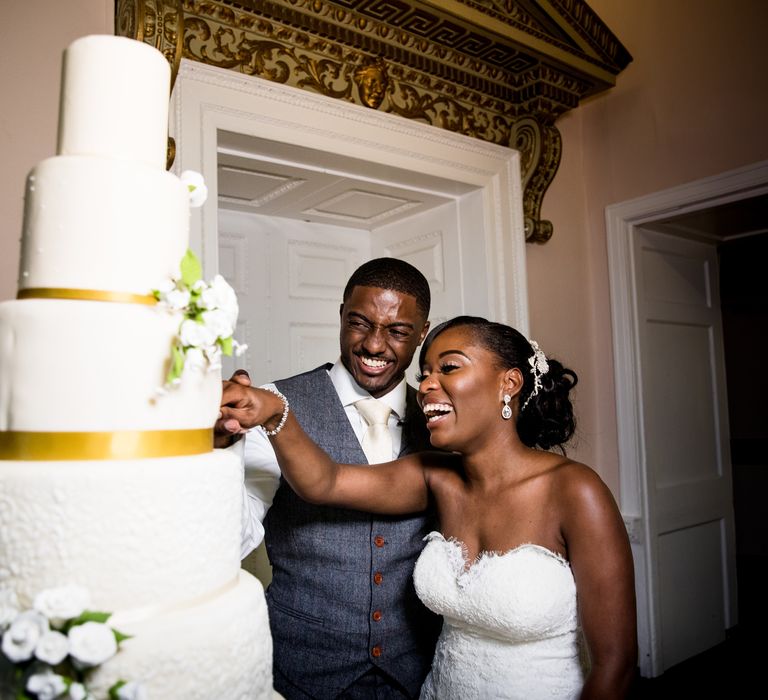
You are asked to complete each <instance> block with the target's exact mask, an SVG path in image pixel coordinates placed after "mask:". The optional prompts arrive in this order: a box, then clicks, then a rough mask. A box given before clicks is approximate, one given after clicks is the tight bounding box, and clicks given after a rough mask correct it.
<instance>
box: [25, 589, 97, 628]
mask: <svg viewBox="0 0 768 700" xmlns="http://www.w3.org/2000/svg"><path fill="white" fill-rule="evenodd" d="M90 602H91V597H90V595H89V594H88V591H87V590H86V589H85V588H83V587H82V586H75V585H69V586H60V587H58V588H48V589H47V590H44V591H41V592H40V593H38V594H37V595H36V596H35V602H34V608H35V610H37V611H38V612H41V613H43V615H45V616H46V617H47V618H48V619H49V620H50V621H51V624H52V625H54V626H59V625H61V624H63V623H64V621H65V620H70V619H72V618H73V617H77V616H78V615H80V614H81V613H82V612H83V611H84V610H85V609H86V608H87V607H88V606H89V605H90Z"/></svg>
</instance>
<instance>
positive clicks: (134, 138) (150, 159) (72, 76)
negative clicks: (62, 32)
mask: <svg viewBox="0 0 768 700" xmlns="http://www.w3.org/2000/svg"><path fill="white" fill-rule="evenodd" d="M170 76H171V69H170V66H169V65H168V62H167V61H166V60H165V58H164V57H163V55H162V54H161V53H160V52H159V51H157V50H156V49H154V48H152V47H151V46H149V45H147V44H144V43H142V42H140V41H135V40H133V39H127V38H124V37H114V36H99V35H93V36H86V37H83V38H81V39H78V40H76V41H74V42H72V43H71V44H70V45H69V47H68V48H67V49H66V51H65V52H64V62H63V69H62V81H61V101H60V106H59V134H58V147H57V150H56V152H57V153H59V154H61V155H98V156H104V157H111V158H118V159H124V160H131V161H136V162H143V163H148V164H149V165H153V166H155V167H156V168H159V169H165V161H166V150H167V142H168V100H169V98H170ZM138 204H139V203H138V202H137V205H138ZM122 213H123V212H122V210H118V211H116V212H115V218H116V219H117V218H119V217H120V215H121V214H122Z"/></svg>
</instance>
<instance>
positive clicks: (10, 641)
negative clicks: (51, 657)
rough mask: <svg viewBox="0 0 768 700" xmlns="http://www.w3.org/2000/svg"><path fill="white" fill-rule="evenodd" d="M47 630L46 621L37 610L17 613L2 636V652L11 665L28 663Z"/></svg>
mask: <svg viewBox="0 0 768 700" xmlns="http://www.w3.org/2000/svg"><path fill="white" fill-rule="evenodd" d="M47 630H48V620H47V619H46V617H45V615H43V614H42V613H40V612H38V611H37V610H25V611H24V612H23V613H19V615H17V616H16V619H15V620H14V621H13V622H12V623H11V626H10V627H9V628H8V629H7V630H6V631H5V634H3V643H2V650H3V654H5V655H6V657H8V659H9V660H10V661H11V662H12V663H18V662H19V661H28V660H29V659H31V658H32V655H33V654H34V653H35V647H36V646H37V643H38V641H40V637H42V636H43V634H44V633H45V632H46V631H47Z"/></svg>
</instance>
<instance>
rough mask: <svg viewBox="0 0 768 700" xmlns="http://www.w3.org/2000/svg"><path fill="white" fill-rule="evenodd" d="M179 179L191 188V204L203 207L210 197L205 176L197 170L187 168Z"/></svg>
mask: <svg viewBox="0 0 768 700" xmlns="http://www.w3.org/2000/svg"><path fill="white" fill-rule="evenodd" d="M179 179H180V180H181V181H182V183H183V184H185V185H186V186H187V189H188V190H189V206H191V207H202V206H203V204H204V203H205V200H206V199H208V187H207V186H206V184H205V180H204V179H203V176H202V175H201V174H200V173H198V172H196V171H195V170H185V171H184V172H183V173H182V174H181V175H180V176H179Z"/></svg>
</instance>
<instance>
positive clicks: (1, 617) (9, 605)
mask: <svg viewBox="0 0 768 700" xmlns="http://www.w3.org/2000/svg"><path fill="white" fill-rule="evenodd" d="M18 614H19V599H18V598H17V597H16V591H14V590H13V589H12V588H3V589H2V590H0V633H2V632H5V630H7V629H8V626H9V625H10V624H11V623H12V622H13V621H14V619H15V618H16V616H17V615H18Z"/></svg>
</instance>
